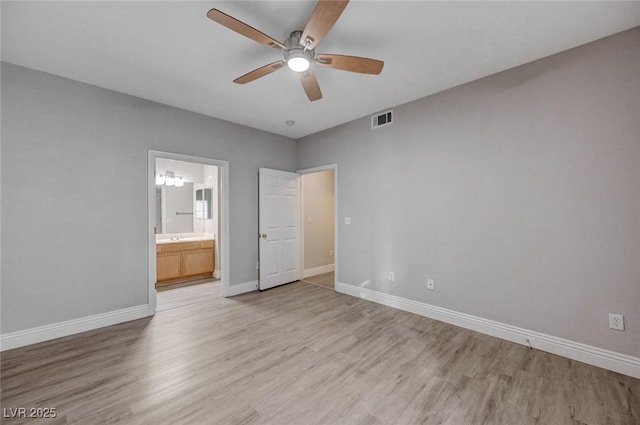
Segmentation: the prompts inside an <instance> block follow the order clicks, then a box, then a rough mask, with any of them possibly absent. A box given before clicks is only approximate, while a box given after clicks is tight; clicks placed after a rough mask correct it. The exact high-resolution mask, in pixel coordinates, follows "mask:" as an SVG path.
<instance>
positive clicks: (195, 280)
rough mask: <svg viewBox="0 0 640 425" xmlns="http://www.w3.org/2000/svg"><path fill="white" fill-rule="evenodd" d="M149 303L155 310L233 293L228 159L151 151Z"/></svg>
mask: <svg viewBox="0 0 640 425" xmlns="http://www.w3.org/2000/svg"><path fill="white" fill-rule="evenodd" d="M149 171H150V173H149V174H150V181H149V225H150V226H149V227H150V232H149V233H150V237H149V304H150V306H152V307H153V308H154V309H155V311H162V310H168V309H171V308H175V307H180V306H183V305H188V304H193V303H196V302H202V301H205V300H208V299H211V298H217V297H222V296H225V295H226V294H227V293H228V261H229V260H228V258H229V256H228V226H227V223H226V218H227V217H228V201H227V199H228V196H227V192H228V191H227V176H228V163H227V162H226V161H219V160H214V159H209V158H197V157H191V156H186V155H179V154H171V153H166V152H157V151H150V152H149Z"/></svg>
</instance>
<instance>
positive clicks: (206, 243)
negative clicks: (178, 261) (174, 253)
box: [200, 241, 213, 249]
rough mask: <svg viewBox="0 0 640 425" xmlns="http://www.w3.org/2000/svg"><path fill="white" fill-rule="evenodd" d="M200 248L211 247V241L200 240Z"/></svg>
mask: <svg viewBox="0 0 640 425" xmlns="http://www.w3.org/2000/svg"><path fill="white" fill-rule="evenodd" d="M200 248H203V249H207V248H213V241H202V242H200Z"/></svg>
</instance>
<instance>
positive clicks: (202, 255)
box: [182, 250, 213, 276]
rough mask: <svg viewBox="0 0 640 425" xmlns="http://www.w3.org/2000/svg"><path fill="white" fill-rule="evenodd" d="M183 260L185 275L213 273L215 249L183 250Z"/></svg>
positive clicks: (183, 272) (183, 273)
mask: <svg viewBox="0 0 640 425" xmlns="http://www.w3.org/2000/svg"><path fill="white" fill-rule="evenodd" d="M182 261H183V263H182V264H183V268H182V275H183V276H194V275H198V274H206V273H213V250H206V251H195V252H183V253H182Z"/></svg>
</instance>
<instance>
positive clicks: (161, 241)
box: [156, 235, 215, 245]
mask: <svg viewBox="0 0 640 425" xmlns="http://www.w3.org/2000/svg"><path fill="white" fill-rule="evenodd" d="M213 240H215V238H214V237H213V236H210V235H206V236H187V237H184V238H182V237H181V238H178V239H174V240H171V239H156V245H165V244H170V243H180V242H199V241H213Z"/></svg>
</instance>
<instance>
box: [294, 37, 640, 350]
mask: <svg viewBox="0 0 640 425" xmlns="http://www.w3.org/2000/svg"><path fill="white" fill-rule="evenodd" d="M639 46H640V28H635V29H633V30H630V31H627V32H624V33H621V34H618V35H615V36H612V37H609V38H606V39H603V40H600V41H597V42H594V43H591V44H589V45H585V46H582V47H579V48H576V49H573V50H570V51H567V52H564V53H561V54H558V55H555V56H551V57H549V58H545V59H543V60H540V61H537V62H533V63H530V64H527V65H524V66H521V67H518V68H515V69H512V70H509V71H506V72H502V73H500V74H496V75H494V76H490V77H488V78H484V79H482V80H478V81H475V82H472V83H469V84H466V85H463V86H460V87H457V88H454V89H451V90H448V91H445V92H442V93H439V94H436V95H433V96H430V97H427V98H424V99H421V100H418V101H416V102H413V103H410V104H406V105H403V106H399V107H396V108H395V122H394V123H393V124H392V125H391V126H388V127H381V128H379V129H377V130H371V129H370V119H369V117H365V118H362V119H360V120H356V121H354V122H351V123H348V124H345V125H342V126H339V127H336V128H333V129H329V130H326V131H324V132H321V133H318V134H315V135H312V136H308V137H305V138H303V139H301V140H299V141H298V168H307V167H312V166H317V165H322V164H329V163H334V162H337V163H338V164H339V165H338V166H339V182H338V185H339V186H338V194H339V195H338V196H339V199H338V203H339V216H340V217H341V218H340V222H341V223H339V224H338V225H339V226H340V227H339V230H340V238H339V243H340V245H339V255H340V259H339V260H340V261H339V270H338V278H339V280H340V281H341V282H344V283H347V284H351V285H361V286H365V287H369V288H372V289H375V290H379V291H383V292H386V293H390V294H394V295H398V296H401V297H406V298H410V299H413V300H418V301H422V302H425V303H429V304H433V305H437V306H442V307H445V308H449V309H453V310H457V311H461V312H465V313H469V314H473V315H477V316H481V317H484V318H488V319H493V320H497V321H500V322H504V323H508V324H512V325H515V326H520V327H524V328H527V329H531V330H535V331H540V332H544V333H548V334H552V335H555V336H559V337H563V338H568V339H571V340H575V341H580V342H583V343H587V344H592V345H595V346H599V347H604V348H607V349H610V350H614V351H618V352H622V353H627V354H630V355H635V356H639V355H640V308H639V306H640V54H639V50H638V48H639ZM398 84H403V82H402V81H399V82H398ZM344 216H351V217H352V223H353V224H352V225H351V226H345V225H344V224H343V219H342V217H344ZM389 271H394V272H395V282H389V281H387V274H388V272H389ZM427 277H431V278H434V279H435V285H436V288H435V291H428V290H427V289H426V279H427ZM609 312H616V313H623V314H624V315H625V320H626V326H627V330H626V331H625V332H620V331H614V330H609V329H608V313H609Z"/></svg>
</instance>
